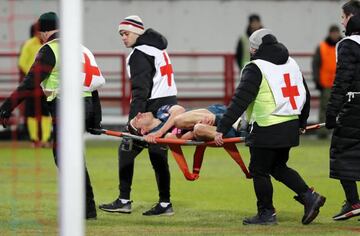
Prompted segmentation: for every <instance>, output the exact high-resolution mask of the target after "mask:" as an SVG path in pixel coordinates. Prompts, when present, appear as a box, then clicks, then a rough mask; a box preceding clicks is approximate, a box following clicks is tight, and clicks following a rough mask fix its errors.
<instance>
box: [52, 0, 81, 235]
mask: <svg viewBox="0 0 360 236" xmlns="http://www.w3.org/2000/svg"><path fill="white" fill-rule="evenodd" d="M82 11H83V0H72V1H69V0H61V1H60V29H61V30H60V48H61V51H60V52H61V53H60V58H61V69H60V73H61V86H60V99H59V101H60V106H59V114H60V116H59V120H58V121H59V124H58V128H59V129H58V130H59V132H58V135H59V136H58V145H59V146H58V147H59V149H58V151H59V152H58V154H59V159H60V168H59V173H60V178H59V179H60V183H59V186H60V191H59V192H60V202H59V213H60V214H59V226H60V235H61V236H71V235H80V236H81V235H84V228H85V227H84V218H85V216H84V213H85V204H84V199H85V190H84V189H85V187H84V183H85V175H84V173H85V170H84V155H83V148H84V142H83V131H84V112H83V110H84V108H83V107H84V106H83V99H82V92H81V91H82V86H81V79H80V78H81V64H80V63H81V46H80V43H81V41H82Z"/></svg>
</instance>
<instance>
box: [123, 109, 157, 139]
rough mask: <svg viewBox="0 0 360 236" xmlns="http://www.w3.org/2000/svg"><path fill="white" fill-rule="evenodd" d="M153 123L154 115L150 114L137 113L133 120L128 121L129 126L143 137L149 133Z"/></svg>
mask: <svg viewBox="0 0 360 236" xmlns="http://www.w3.org/2000/svg"><path fill="white" fill-rule="evenodd" d="M153 121H154V115H153V114H152V113H151V112H144V113H141V112H139V113H138V114H137V115H136V116H135V117H134V118H133V119H131V120H130V122H129V126H131V128H132V129H133V130H135V131H136V132H137V133H138V134H141V135H145V134H147V133H148V132H149V131H150V128H149V127H151V126H152V124H153Z"/></svg>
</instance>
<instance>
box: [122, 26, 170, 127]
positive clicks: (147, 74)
mask: <svg viewBox="0 0 360 236" xmlns="http://www.w3.org/2000/svg"><path fill="white" fill-rule="evenodd" d="M140 45H148V46H153V47H155V48H158V49H160V50H164V49H166V47H167V40H166V38H165V37H164V36H162V35H161V34H160V33H158V32H156V31H155V30H153V29H148V30H146V31H145V32H144V34H142V35H140V36H139V37H138V39H137V40H136V43H135V44H134V46H133V47H136V46H140ZM154 60H155V58H154V57H153V56H150V55H148V54H146V53H144V52H142V51H140V50H137V49H135V50H134V52H133V54H132V55H131V57H130V59H129V66H130V74H131V78H130V81H131V93H132V96H131V99H132V100H131V104H130V112H129V121H130V120H131V119H132V118H134V116H136V114H137V113H138V112H147V111H151V112H153V113H155V112H156V111H157V110H158V109H159V108H160V107H161V106H163V105H166V104H170V105H171V104H176V103H177V101H176V96H169V97H162V98H157V99H151V100H150V99H149V98H150V96H151V90H152V87H153V77H154V75H155V73H156V68H155V65H154Z"/></svg>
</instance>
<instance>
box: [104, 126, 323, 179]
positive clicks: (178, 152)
mask: <svg viewBox="0 0 360 236" xmlns="http://www.w3.org/2000/svg"><path fill="white" fill-rule="evenodd" d="M324 126H325V124H324V123H321V124H315V125H310V126H307V127H306V130H313V129H319V128H321V127H324ZM97 131H98V132H99V133H102V134H105V135H109V136H115V137H127V138H131V139H134V140H138V141H143V142H146V141H145V140H144V138H143V137H141V136H137V135H133V134H130V133H126V132H120V131H113V130H106V129H101V130H97ZM244 141H245V138H244V137H235V138H224V144H223V145H222V146H217V145H216V144H215V142H214V141H208V142H205V141H194V140H184V139H169V138H156V142H157V143H158V144H166V145H168V146H169V149H170V150H171V153H172V155H173V156H174V158H175V161H176V162H177V164H178V166H179V168H180V170H181V171H182V172H183V174H184V176H185V178H186V179H187V180H189V181H194V180H197V179H198V178H199V177H200V176H199V175H200V169H201V166H202V163H203V159H204V153H205V150H206V147H208V146H210V147H223V148H224V149H225V151H226V152H227V153H228V154H229V155H230V156H231V158H232V159H233V160H234V161H235V162H236V163H237V164H238V165H239V167H240V168H241V170H242V171H243V172H244V174H245V177H246V178H248V179H250V178H251V175H250V173H249V171H248V169H247V167H246V165H245V163H244V161H243V159H242V157H241V155H240V152H239V150H238V148H237V147H236V143H243V142H244ZM183 145H187V146H189V145H191V146H196V148H195V152H194V156H193V160H194V161H193V168H192V172H190V170H189V167H188V164H187V161H186V159H185V156H184V153H183V151H182V149H181V146H183Z"/></svg>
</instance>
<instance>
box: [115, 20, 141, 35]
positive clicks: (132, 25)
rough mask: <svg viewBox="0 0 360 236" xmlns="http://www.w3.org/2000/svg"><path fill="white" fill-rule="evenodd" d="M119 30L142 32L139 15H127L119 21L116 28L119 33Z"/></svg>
mask: <svg viewBox="0 0 360 236" xmlns="http://www.w3.org/2000/svg"><path fill="white" fill-rule="evenodd" d="M121 30H126V31H130V32H133V33H135V34H139V35H141V34H143V33H144V24H143V22H142V20H141V18H140V17H139V16H135V15H132V16H128V17H126V18H125V19H124V20H123V21H121V22H120V24H119V29H118V31H119V33H120V31H121Z"/></svg>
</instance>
